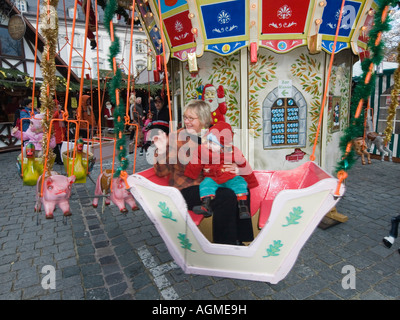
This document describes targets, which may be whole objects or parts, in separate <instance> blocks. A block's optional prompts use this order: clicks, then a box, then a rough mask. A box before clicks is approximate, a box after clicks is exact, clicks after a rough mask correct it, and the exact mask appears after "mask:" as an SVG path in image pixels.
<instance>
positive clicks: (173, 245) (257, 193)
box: [21, 0, 397, 283]
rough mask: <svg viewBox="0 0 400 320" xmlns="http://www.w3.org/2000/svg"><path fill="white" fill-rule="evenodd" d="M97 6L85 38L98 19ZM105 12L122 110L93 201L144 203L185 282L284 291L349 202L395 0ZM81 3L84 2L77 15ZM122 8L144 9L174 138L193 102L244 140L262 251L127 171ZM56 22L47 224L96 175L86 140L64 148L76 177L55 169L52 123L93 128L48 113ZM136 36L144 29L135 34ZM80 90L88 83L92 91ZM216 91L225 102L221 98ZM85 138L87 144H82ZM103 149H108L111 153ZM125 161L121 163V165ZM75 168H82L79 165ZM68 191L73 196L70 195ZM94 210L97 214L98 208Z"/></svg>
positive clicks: (292, 0) (118, 6) (175, 193)
mask: <svg viewBox="0 0 400 320" xmlns="http://www.w3.org/2000/svg"><path fill="white" fill-rule="evenodd" d="M45 2H47V3H48V6H49V7H50V8H51V6H55V7H56V6H57V4H58V1H57V0H48V1H45ZM88 3H89V4H90V2H85V10H86V13H87V15H86V16H87V19H86V32H87V31H88V29H89V16H90V10H93V9H91V7H90V6H88V5H87V4H88ZM103 4H104V6H105V8H104V12H105V19H104V24H105V26H106V28H107V30H108V32H109V34H110V38H111V40H112V45H111V47H110V59H109V61H110V65H111V67H112V68H113V71H114V76H113V79H112V81H111V82H110V86H109V87H108V90H109V95H110V97H111V101H112V103H113V104H114V105H115V106H116V107H115V110H114V113H113V118H114V131H115V153H114V154H113V165H112V169H111V170H109V171H106V170H105V171H104V172H102V173H101V174H100V176H99V177H98V179H97V183H96V192H95V195H94V198H95V199H96V197H107V200H106V201H108V202H109V201H112V202H114V204H116V205H117V206H118V207H119V209H120V211H121V212H125V213H126V212H127V210H126V208H125V203H127V204H129V206H130V207H131V208H132V210H136V209H137V206H136V203H138V204H140V206H141V207H142V208H143V210H144V211H145V213H146V214H147V216H148V217H149V219H150V220H151V221H152V222H153V223H154V225H155V227H156V228H157V230H158V231H159V233H160V235H161V237H162V239H163V240H164V242H165V244H166V246H167V248H168V250H169V252H170V254H171V256H172V257H173V258H174V259H175V261H176V263H177V264H178V265H179V266H180V267H181V268H182V270H184V271H185V272H187V273H194V274H203V275H213V276H222V277H231V278H238V279H248V280H255V281H267V282H271V283H278V282H279V281H281V280H282V279H284V278H285V277H286V276H287V274H288V273H289V272H290V270H291V268H292V267H293V265H294V264H295V262H296V259H297V257H298V255H299V253H300V250H301V249H302V247H303V246H304V244H305V243H306V241H307V239H308V238H309V237H310V236H311V234H312V233H313V231H314V230H315V228H316V227H317V226H318V224H319V223H320V221H321V220H322V219H323V217H324V216H325V215H326V214H327V213H328V212H329V211H330V210H331V209H332V208H333V207H334V206H335V205H336V203H337V202H338V201H339V200H340V198H341V197H342V196H343V194H344V192H345V186H344V181H345V178H346V177H347V170H348V169H349V168H350V167H351V164H352V163H353V162H354V158H355V157H354V155H355V153H354V150H353V149H354V148H353V147H352V146H353V144H352V141H353V139H354V138H355V137H358V136H359V135H360V136H362V132H363V129H360V128H358V127H357V125H358V124H359V123H363V122H364V109H363V106H364V105H365V104H367V101H368V97H369V95H370V94H371V92H370V91H369V87H368V83H370V81H371V79H373V76H374V75H373V73H374V65H377V64H378V63H379V62H380V61H379V59H381V54H380V52H381V51H380V50H381V47H382V44H381V43H380V37H381V34H382V32H384V31H385V30H387V28H388V26H387V23H388V22H387V16H388V12H389V9H390V6H396V5H397V1H388V0H386V1H379V2H378V1H372V0H353V1H349V0H343V1H339V0H337V1H329V0H328V1H327V0H320V1H315V0H284V1H275V2H273V1H267V0H262V1H261V0H260V1H255V0H247V1H246V0H232V1H193V0H187V1H186V0H171V1H165V0H158V1H155V0H154V1H153V0H148V1H142V0H138V1H118V2H117V1H116V0H110V1H107V2H104V3H103ZM76 6H77V1H76V2H75V12H76ZM96 10H97V6H95V7H94V12H97V11H96ZM120 10H126V11H127V12H129V14H130V15H131V17H132V18H133V16H134V14H133V13H134V12H136V15H135V16H136V17H137V19H140V22H141V25H142V27H143V29H144V30H145V32H146V34H147V36H148V43H149V44H150V46H151V48H149V53H148V58H149V63H148V70H149V71H150V70H152V69H154V70H152V71H153V75H154V78H159V77H160V74H161V73H162V74H163V78H164V79H165V85H166V100H167V101H168V106H169V115H170V120H171V121H170V130H176V129H177V128H178V127H179V123H182V106H184V105H185V104H186V103H188V102H189V101H191V100H193V99H202V100H205V101H207V102H208V103H209V104H210V106H211V110H212V112H211V118H212V122H213V125H215V124H218V123H221V122H226V123H229V124H230V126H231V127H232V128H233V131H234V133H235V134H234V140H233V143H234V145H235V146H237V147H238V148H239V149H240V150H241V151H242V152H243V155H244V156H245V158H246V159H247V161H248V162H249V163H250V165H251V167H252V168H253V169H254V175H255V177H256V178H257V181H258V184H259V185H258V186H257V187H255V188H253V189H250V194H251V207H250V208H249V209H250V214H251V220H252V225H253V230H254V240H253V241H252V242H250V243H246V244H245V245H240V246H239V245H226V244H219V243H214V242H213V235H212V231H211V230H212V219H206V218H204V217H203V216H201V215H196V214H194V213H193V212H192V211H191V210H188V209H187V205H186V203H185V200H184V199H183V197H182V194H181V193H180V192H179V190H178V189H176V188H173V187H170V186H168V180H167V178H160V177H157V176H156V174H155V172H154V170H153V168H150V169H148V170H146V171H143V172H135V160H134V165H133V170H132V171H133V172H132V174H130V173H129V172H128V170H129V167H128V166H129V161H128V156H127V153H126V149H125V140H124V135H123V131H124V127H125V126H126V125H133V126H136V129H135V130H139V128H138V124H135V123H130V119H129V116H128V112H129V98H130V92H129V90H130V88H131V83H130V82H129V81H130V76H129V77H128V85H127V88H128V92H127V96H126V105H125V102H124V97H122V96H121V92H120V89H119V88H121V85H120V81H121V70H120V69H119V68H118V67H117V63H116V56H117V54H118V50H119V39H118V38H116V37H115V35H114V31H113V22H112V17H113V16H114V14H116V13H117V12H121V11H120ZM52 14H54V10H53V11H52V10H47V12H43V13H42V15H43V17H42V24H43V26H42V29H43V30H45V31H46V32H47V33H46V40H47V41H48V53H47V59H46V60H44V62H43V63H42V66H41V67H42V69H43V70H44V71H45V74H46V75H48V76H47V77H46V78H45V81H44V84H43V85H42V88H41V98H42V99H43V104H42V105H43V107H42V109H43V110H41V111H42V112H43V114H47V117H46V118H45V119H44V121H43V128H44V130H43V132H44V139H43V143H42V145H43V150H42V153H43V158H42V159H43V161H42V162H43V164H42V165H43V170H40V172H39V173H38V174H37V175H36V176H35V177H37V198H38V202H37V205H36V206H35V209H36V210H37V211H39V210H40V207H41V204H43V205H44V207H45V211H46V218H50V219H51V218H53V211H54V208H55V205H58V206H59V207H60V208H61V209H62V211H63V213H64V216H69V215H70V214H71V213H70V211H69V204H68V198H69V195H70V193H71V192H70V190H71V187H70V186H71V184H73V183H76V182H77V181H78V180H79V179H78V173H79V172H80V171H82V173H83V174H82V178H83V179H84V177H85V175H86V174H87V172H88V171H89V165H88V163H89V160H86V162H85V163H83V162H82V159H85V157H86V158H87V156H88V155H86V156H85V155H82V154H80V153H82V151H84V149H83V145H82V143H81V144H78V143H76V144H75V145H74V146H73V148H72V150H71V152H69V151H68V152H67V154H68V155H69V156H70V157H71V163H72V164H71V165H70V167H68V170H67V175H68V178H67V177H64V176H62V175H58V174H54V173H53V172H52V171H51V168H52V161H53V158H54V156H53V155H51V152H49V149H50V141H51V132H52V127H53V126H54V124H55V123H56V122H57V121H64V122H66V123H67V124H68V125H69V124H70V122H71V123H74V124H75V125H76V126H77V128H78V129H79V127H80V126H81V125H82V126H83V127H87V128H88V124H87V121H86V120H84V119H80V118H79V117H78V118H77V119H76V120H68V118H67V115H68V113H67V105H65V106H64V116H63V118H59V119H52V118H51V117H49V114H50V115H52V114H53V111H54V101H53V96H54V88H53V85H52V81H51V80H52V77H53V76H54V75H53V72H54V66H52V65H51V63H50V62H51V59H52V55H53V54H54V53H55V48H54V43H53V42H52V41H54V37H56V32H57V30H56V28H54V27H53V28H52V27H50V26H47V25H45V24H46V21H50V19H49V15H52ZM47 23H48V22H47ZM74 23H75V17H74ZM96 28H97V22H96ZM132 30H133V19H131V38H132V34H133V32H132ZM72 34H73V33H72ZM71 42H73V39H72V41H71ZM131 43H132V39H131ZM85 50H86V45H85ZM131 57H132V51H131V52H130V58H131ZM357 59H362V60H363V71H364V73H363V78H364V81H363V85H364V86H363V87H362V89H359V90H354V93H355V94H354V95H353V96H352V90H351V70H352V65H353V63H354V62H355V61H356V60H357ZM83 60H85V59H83ZM152 61H154V63H152ZM82 69H84V65H83V66H82ZM130 73H131V70H130V69H129V75H130ZM69 74H70V69H69ZM82 87H83V85H82V82H81V91H82ZM210 91H212V92H214V93H215V94H214V95H211V96H210V95H209V93H210ZM67 95H68V91H67ZM354 97H355V98H354ZM395 100H396V101H397V99H395ZM81 108H82V101H81V99H80V101H79V105H78V110H81ZM46 112H47V113H46ZM78 114H79V112H78ZM99 114H101V109H100V108H99ZM99 127H100V130H99V131H98V137H97V138H98V141H102V138H101V124H100V123H99ZM355 127H357V128H356V129H355ZM349 128H350V129H349ZM78 131H79V130H78ZM137 136H138V134H136V139H137ZM75 138H76V139H75V141H78V138H79V136H78V135H76V137H75ZM86 140H90V139H89V136H88V137H87V139H86ZM136 144H137V140H136ZM101 150H102V149H101V143H100V155H101V154H102V151H101ZM116 153H118V154H116ZM29 154H30V153H29ZM49 154H50V156H49ZM21 155H23V152H22V151H21ZM135 156H136V150H135V153H134V157H135ZM116 158H117V159H118V160H119V165H115V166H114V160H115V159H116ZM100 159H101V157H100ZM24 161H25V160H24V159H22V161H21V163H22V164H23V163H24ZM31 162H32V161H31ZM76 162H78V163H81V162H82V166H80V167H79V168H78V169H77V167H76V166H75V163H76ZM32 163H33V162H32ZM101 168H102V165H101ZM23 172H24V170H23V169H22V168H21V173H23ZM35 180H36V179H35ZM58 180H60V181H58ZM42 181H43V183H42ZM30 182H31V181H30ZM81 183H86V180H83V181H81ZM33 184H34V183H32V184H31V185H33ZM58 185H61V186H62V188H63V190H65V191H64V192H63V193H62V197H60V196H59V195H60V192H58V190H59V188H58ZM135 200H136V202H135ZM93 206H95V207H97V200H94V201H93Z"/></svg>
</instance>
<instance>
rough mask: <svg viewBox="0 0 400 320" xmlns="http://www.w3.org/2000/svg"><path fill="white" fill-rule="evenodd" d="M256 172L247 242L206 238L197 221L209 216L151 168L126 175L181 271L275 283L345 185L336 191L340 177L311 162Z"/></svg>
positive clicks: (281, 276)
mask: <svg viewBox="0 0 400 320" xmlns="http://www.w3.org/2000/svg"><path fill="white" fill-rule="evenodd" d="M255 175H256V177H257V179H258V181H259V186H258V187H257V188H254V189H252V190H250V193H251V208H250V210H251V213H252V219H253V221H254V222H256V223H253V226H255V227H254V233H255V239H254V240H253V241H252V242H251V243H250V244H249V245H248V246H235V245H225V244H217V243H212V242H211V241H209V240H208V239H207V237H206V236H205V235H204V234H203V233H202V232H201V230H200V229H201V228H199V227H200V226H201V224H202V223H205V222H206V221H211V220H212V219H203V221H202V216H198V215H195V214H194V213H192V212H189V211H188V210H187V206H186V203H185V200H184V199H183V197H182V195H181V193H180V192H179V190H178V189H176V188H173V187H169V186H167V184H168V181H167V179H166V178H160V177H157V176H156V175H155V173H154V170H153V169H152V168H151V169H148V170H146V171H143V172H140V173H136V174H133V175H131V176H129V177H128V184H129V186H130V187H131V192H132V194H133V196H134V197H135V198H136V200H137V201H139V203H140V204H141V206H142V208H143V209H144V211H145V212H146V214H147V215H148V217H149V218H150V219H151V221H152V222H153V223H154V224H155V226H156V228H157V230H158V232H159V233H160V235H161V237H162V238H163V240H164V242H165V244H166V246H167V248H168V250H169V252H170V254H171V255H172V257H173V258H174V260H175V261H176V263H177V264H178V265H179V266H180V267H181V268H182V269H183V271H184V272H186V273H193V274H202V275H210V276H221V277H230V278H237V279H247V280H256V281H266V282H270V283H278V282H279V281H280V280H282V279H283V278H285V276H286V275H287V274H288V273H289V271H290V270H291V268H292V267H293V265H294V263H295V261H296V259H297V257H298V254H299V252H300V250H301V248H302V247H303V245H304V244H305V242H306V241H307V239H308V238H309V237H310V235H311V234H312V232H313V231H314V230H315V228H316V227H317V226H318V224H319V222H320V221H321V220H322V218H323V217H324V216H325V215H326V214H327V213H328V212H329V211H330V210H331V209H332V207H334V206H335V204H336V203H337V202H338V201H339V199H340V197H341V196H342V195H343V193H344V190H345V187H344V185H343V184H342V185H341V187H340V191H339V195H338V196H336V195H335V194H334V193H335V190H336V188H337V184H338V179H336V178H333V177H332V176H331V175H329V174H328V173H326V172H325V171H324V170H322V169H321V168H320V167H319V166H318V165H316V164H314V162H306V163H304V164H303V165H301V166H299V167H298V168H296V169H292V170H279V171H255Z"/></svg>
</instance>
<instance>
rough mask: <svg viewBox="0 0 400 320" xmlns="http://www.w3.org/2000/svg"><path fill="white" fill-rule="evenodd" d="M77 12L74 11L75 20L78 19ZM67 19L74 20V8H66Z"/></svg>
mask: <svg viewBox="0 0 400 320" xmlns="http://www.w3.org/2000/svg"><path fill="white" fill-rule="evenodd" d="M78 16H79V15H78V11H76V19H78ZM68 18H70V19H73V18H74V8H73V7H72V8H68Z"/></svg>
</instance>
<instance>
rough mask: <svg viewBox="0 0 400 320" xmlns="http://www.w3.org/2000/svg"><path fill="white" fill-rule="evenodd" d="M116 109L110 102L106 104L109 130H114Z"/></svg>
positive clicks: (105, 116) (105, 111)
mask: <svg viewBox="0 0 400 320" xmlns="http://www.w3.org/2000/svg"><path fill="white" fill-rule="evenodd" d="M113 112H114V108H113V106H112V104H111V102H110V101H107V102H106V109H105V110H104V118H105V119H106V124H107V128H114V117H113Z"/></svg>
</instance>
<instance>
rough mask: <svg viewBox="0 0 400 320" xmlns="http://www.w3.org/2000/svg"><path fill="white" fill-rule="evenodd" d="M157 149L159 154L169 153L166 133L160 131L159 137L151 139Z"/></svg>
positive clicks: (155, 136)
mask: <svg viewBox="0 0 400 320" xmlns="http://www.w3.org/2000/svg"><path fill="white" fill-rule="evenodd" d="M151 141H152V142H153V143H154V145H155V146H156V148H157V149H158V154H165V153H166V152H167V145H168V136H167V134H166V133H165V132H164V131H161V130H160V131H159V133H158V135H154V136H153V137H152V139H151Z"/></svg>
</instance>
